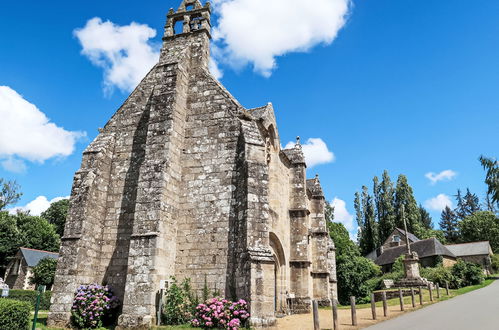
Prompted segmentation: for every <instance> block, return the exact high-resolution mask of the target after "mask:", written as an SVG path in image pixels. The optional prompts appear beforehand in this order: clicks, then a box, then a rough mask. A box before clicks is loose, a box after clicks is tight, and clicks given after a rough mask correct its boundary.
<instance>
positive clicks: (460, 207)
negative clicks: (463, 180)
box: [454, 189, 481, 220]
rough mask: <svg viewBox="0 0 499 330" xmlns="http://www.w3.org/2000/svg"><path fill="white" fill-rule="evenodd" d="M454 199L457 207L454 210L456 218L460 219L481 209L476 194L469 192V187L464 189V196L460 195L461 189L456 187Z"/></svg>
mask: <svg viewBox="0 0 499 330" xmlns="http://www.w3.org/2000/svg"><path fill="white" fill-rule="evenodd" d="M456 201H457V207H456V209H455V210H454V212H455V214H456V216H457V218H458V220H462V219H464V218H466V217H467V216H469V215H472V214H473V213H475V212H478V211H480V210H481V207H480V199H479V198H478V196H477V195H475V194H473V193H471V192H470V190H469V189H466V194H465V195H464V196H462V195H461V190H459V189H458V190H457V195H456Z"/></svg>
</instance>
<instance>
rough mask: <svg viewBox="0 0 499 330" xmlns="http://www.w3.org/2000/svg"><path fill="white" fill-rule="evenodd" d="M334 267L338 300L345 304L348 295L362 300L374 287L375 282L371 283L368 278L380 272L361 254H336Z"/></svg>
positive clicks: (348, 297) (370, 278)
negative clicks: (336, 276)
mask: <svg viewBox="0 0 499 330" xmlns="http://www.w3.org/2000/svg"><path fill="white" fill-rule="evenodd" d="M336 269H337V274H338V300H339V302H340V303H341V304H347V303H348V301H349V299H350V296H355V297H357V299H358V301H359V302H362V299H363V298H367V297H368V296H369V295H370V293H371V292H372V290H374V289H375V287H376V284H377V282H372V283H371V281H370V280H372V279H373V278H375V277H376V276H379V275H380V274H381V269H380V267H379V266H377V265H375V264H374V263H373V262H372V261H371V260H369V259H366V258H364V257H361V256H348V255H340V256H338V258H337V260H336ZM371 284H372V285H371Z"/></svg>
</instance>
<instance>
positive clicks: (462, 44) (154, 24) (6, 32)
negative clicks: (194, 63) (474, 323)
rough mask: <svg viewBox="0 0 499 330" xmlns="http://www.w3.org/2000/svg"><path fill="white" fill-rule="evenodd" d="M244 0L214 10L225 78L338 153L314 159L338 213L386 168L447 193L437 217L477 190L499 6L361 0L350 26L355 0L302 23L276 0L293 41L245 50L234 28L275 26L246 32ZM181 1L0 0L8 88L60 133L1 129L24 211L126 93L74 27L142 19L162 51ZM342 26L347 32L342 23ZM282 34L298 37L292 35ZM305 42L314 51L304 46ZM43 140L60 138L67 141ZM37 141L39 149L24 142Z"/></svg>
mask: <svg viewBox="0 0 499 330" xmlns="http://www.w3.org/2000/svg"><path fill="white" fill-rule="evenodd" d="M245 1H247V0H219V1H218V3H216V5H217V4H218V6H215V9H214V11H215V15H214V21H213V23H214V26H216V27H217V28H218V29H219V34H218V37H219V38H222V39H219V41H218V42H217V44H216V46H217V51H219V52H222V53H223V54H224V55H227V54H229V55H228V56H224V55H222V56H219V57H218V58H217V59H218V65H219V68H220V69H221V70H222V71H223V77H222V78H221V81H222V83H223V84H224V85H225V86H226V87H227V88H228V89H229V91H230V92H231V93H232V94H233V95H234V96H235V97H237V98H238V99H239V100H240V102H241V103H242V104H243V105H244V106H246V107H247V108H251V107H256V106H261V105H264V104H266V103H267V102H272V103H273V105H274V108H275V110H276V115H277V121H278V125H279V127H278V129H279V133H280V137H281V143H282V145H286V144H287V143H288V142H289V141H294V140H295V137H296V136H297V135H299V136H301V137H302V141H304V143H306V141H307V140H308V139H309V138H318V139H321V140H322V141H323V142H324V143H325V144H326V145H327V148H328V150H329V151H330V152H332V153H334V161H331V162H326V160H327V159H328V157H325V158H324V157H322V161H323V162H324V163H323V164H318V165H316V166H313V167H312V168H310V169H309V176H310V177H312V176H313V175H314V174H315V173H318V174H319V175H320V178H321V182H322V185H323V187H324V189H325V192H326V196H327V199H328V200H329V201H332V200H333V199H334V198H337V202H338V200H341V201H344V202H345V205H346V210H343V211H341V212H340V209H342V204H341V201H340V202H339V204H338V212H339V213H338V217H340V218H341V219H340V220H342V221H343V222H344V223H348V222H349V221H351V218H350V217H349V215H348V214H346V212H345V211H348V212H349V213H350V214H353V213H354V212H353V203H352V202H353V194H354V193H355V191H357V190H360V188H361V186H362V185H369V186H370V185H371V180H372V177H373V176H374V175H381V173H382V171H383V170H384V169H387V170H388V171H389V172H390V174H391V176H392V179H393V180H396V176H397V175H398V174H399V173H403V174H406V175H407V176H408V178H409V183H410V184H411V185H412V187H413V188H414V191H415V195H416V198H417V200H418V202H420V203H422V204H425V202H427V201H428V200H431V199H432V198H436V197H437V196H439V195H440V198H439V199H438V200H436V201H435V203H433V204H434V206H435V209H433V210H430V211H431V214H432V216H433V218H434V221H435V222H438V219H439V213H440V212H439V211H438V207H437V206H441V205H442V203H443V202H445V201H446V199H445V197H443V196H444V195H445V196H450V197H452V195H454V194H455V192H456V190H457V188H462V189H465V188H466V187H469V188H470V189H471V190H472V191H473V192H475V193H477V194H478V195H480V196H483V194H484V193H485V186H484V184H483V179H484V172H483V170H482V169H481V167H480V164H479V162H478V160H477V159H478V157H479V156H480V155H481V154H485V155H488V156H491V157H498V156H499V148H498V141H499V139H498V132H499V98H498V95H499V94H498V87H499V61H498V59H499V23H498V22H499V2H497V1H493V0H483V1H480V4H479V5H477V4H474V3H472V2H470V1H464V0H452V1H450V0H447V1H429V0H426V1H421V0H407V1H399V0H376V1H374V0H367V1H355V0H354V2H353V5H351V6H350V9H349V13H348V15H347V16H346V23H345V24H344V25H343V24H342V23H341V19H342V18H343V17H344V16H343V15H342V12H341V5H342V3H345V2H346V1H347V0H320V1H318V2H317V4H316V6H317V7H318V8H317V9H316V11H320V12H321V13H323V14H322V15H324V14H328V15H331V20H328V19H324V18H323V16H321V15H316V14H317V13H314V11H313V10H312V11H311V12H310V11H303V12H304V13H303V15H304V17H303V19H302V18H301V17H300V16H299V15H300V13H301V11H300V10H298V9H297V8H301V7H303V3H304V2H303V1H297V0H294V1H284V2H283V1H282V0H273V1H276V4H279V3H286V4H287V6H288V8H286V7H283V8H278V9H279V10H280V12H281V13H282V14H283V15H286V17H287V20H284V21H283V22H281V24H279V25H278V28H282V29H283V31H281V32H282V33H281V37H280V38H281V39H285V40H281V39H280V40H278V41H282V43H278V42H274V41H275V40H271V41H272V42H271V44H272V47H274V48H272V49H261V50H260V49H259V50H258V52H256V53H253V54H249V55H248V54H247V53H246V52H247V50H246V49H243V48H241V47H242V46H238V44H237V43H234V42H231V41H230V37H231V33H232V34H233V35H235V36H236V37H237V36H241V35H242V36H244V35H245V34H244V33H248V32H247V31H248V30H250V31H256V32H255V33H262V36H258V35H257V38H260V37H261V38H263V39H265V37H266V36H265V35H264V34H265V29H266V28H268V29H270V28H272V29H274V28H275V27H274V26H271V27H268V26H267V25H266V23H265V22H264V20H262V21H263V22H262V21H260V22H259V23H258V25H259V26H258V27H255V29H248V26H245V25H244V24H246V25H247V24H249V23H248V22H250V23H251V20H245V15H250V16H248V17H251V15H253V17H257V18H258V17H260V16H261V15H263V14H265V13H261V11H258V10H261V8H260V9H258V8H257V9H255V12H254V13H250V12H245V13H241V12H240V11H238V10H237V3H238V2H239V3H241V2H242V3H244V2H245ZM258 1H260V0H258ZM258 1H256V0H253V2H252V3H258ZM267 1H268V0H267ZM231 2H234V3H236V4H235V5H234V4H232V7H230V6H229V7H225V10H226V11H224V10H223V9H222V8H224V7H223V6H224V4H227V3H228V4H229V5H230V3H231ZM300 2H301V4H300ZM306 3H308V2H306ZM178 4H179V1H178V0H174V1H171V0H170V1H167V0H163V1H145V2H137V1H125V2H124V1H114V0H107V1H49V2H39V1H29V2H15V1H3V2H2V3H0V31H2V33H1V34H0V86H8V87H9V91H15V92H16V93H17V94H19V95H20V96H22V98H24V100H26V101H27V102H29V103H31V104H33V105H34V106H36V108H38V109H39V111H41V112H43V113H44V114H45V116H46V117H48V118H49V119H50V122H52V123H54V124H55V125H57V126H58V127H60V128H64V132H66V133H64V134H66V135H64V137H65V139H66V140H65V144H63V145H61V148H62V149H60V150H59V149H58V150H59V151H53V150H45V149H44V148H37V147H36V143H32V142H33V141H31V142H30V141H29V140H30V139H37V138H38V137H37V135H36V134H31V131H30V130H29V129H26V127H21V129H12V134H10V135H9V136H8V138H6V137H5V134H4V135H2V134H1V132H0V137H1V139H3V141H0V161H2V164H4V166H3V167H0V177H3V178H6V179H15V180H17V181H18V182H19V183H20V184H21V186H22V191H23V192H24V195H23V198H22V200H21V201H20V202H19V203H18V206H24V205H26V204H28V203H30V202H31V201H33V200H35V199H36V198H37V197H39V196H45V197H46V198H47V200H49V201H50V200H51V199H53V198H56V197H61V196H68V195H69V194H70V191H71V184H72V178H73V174H74V172H75V171H76V170H77V169H78V168H79V165H80V161H81V153H82V151H83V149H84V148H85V147H86V146H87V145H88V143H89V142H90V141H91V140H92V139H93V138H94V137H95V136H96V135H97V129H98V128H99V127H102V126H104V124H105V123H106V121H107V120H108V119H109V118H110V117H111V115H112V114H113V113H114V112H115V111H116V110H117V108H118V107H119V106H120V105H121V103H122V102H123V101H124V100H125V98H126V97H127V95H128V93H129V92H128V91H127V90H126V88H125V89H124V90H123V89H120V88H119V87H118V86H116V85H114V86H113V85H112V84H111V88H109V86H108V88H107V89H106V90H105V79H104V76H103V75H104V71H103V68H102V67H99V66H97V65H95V62H94V63H92V61H91V60H90V58H89V56H88V54H87V56H86V55H84V54H82V41H81V39H80V38H79V37H77V36H76V35H75V33H74V31H75V29H82V28H84V27H85V26H86V24H87V22H88V20H90V19H92V18H94V17H99V18H100V19H101V20H102V22H106V21H110V22H112V23H113V24H114V27H120V26H128V25H130V24H131V23H132V22H136V23H139V24H143V25H144V26H143V28H144V31H146V30H147V31H149V32H151V31H153V30H155V31H156V32H157V34H156V36H155V37H154V38H151V39H146V41H145V42H144V45H147V46H149V47H150V49H152V50H155V49H157V47H158V46H159V45H160V42H161V36H162V33H163V27H164V24H165V14H166V12H167V11H168V9H169V8H170V7H175V8H176V7H177V6H178ZM295 5H296V8H289V7H290V6H291V7H293V6H295ZM329 5H331V6H329ZM300 6H301V7H300ZM321 6H325V7H324V8H326V9H327V10H326V9H324V10H321V8H320V7H321ZM328 6H329V7H328ZM254 7H255V6H254ZM229 9H233V11H230V10H229ZM250 9H251V8H250ZM230 13H232V14H233V15H229V14H230ZM269 14H273V13H269ZM237 15H240V17H237ZM297 15H298V16H297ZM335 15H336V16H335ZM229 16H230V17H229ZM271 17H272V16H271ZM297 17H300V19H296V18H297ZM316 17H318V18H317V20H318V21H320V22H321V23H318V22H317V20H316V21H314V18H316ZM231 18H234V19H233V20H231ZM293 19H294V21H293ZM257 21H258V20H257ZM296 21H300V22H301V23H300V24H302V25H303V24H305V25H306V24H309V25H310V26H312V27H314V28H315V29H313V31H315V32H314V33H315V34H316V35H315V36H316V37H317V38H315V39H314V35H312V36H311V37H310V40H308V41H305V44H301V45H300V44H293V42H299V41H296V40H295V39H299V38H298V33H297V32H299V31H301V30H300V29H302V28H303V29H305V28H307V26H295V24H298V23H295V22H296ZM234 22H235V23H234ZM238 22H242V23H241V24H243V23H244V24H243V26H238V24H239V23H238ZM324 22H325V23H324ZM334 23H338V25H339V26H342V28H341V29H339V31H337V29H335V27H334ZM321 24H322V25H321ZM145 25H147V27H145ZM148 29H149V30H148ZM245 31H246V32H245ZM262 31H263V32H262ZM286 31H290V33H295V35H294V36H292V37H291V38H289V36H286V35H285V32H286ZM282 35H284V37H282ZM220 36H221V37H220ZM223 38H225V39H223ZM276 38H278V37H276ZM263 39H262V40H263ZM265 40H266V39H265ZM331 41H332V42H331ZM262 44H265V42H262ZM276 45H277V46H276ZM139 46H140V45H139ZM137 47H138V46H137ZM269 47H270V46H269ZM276 47H277V48H276ZM279 47H280V48H279ZM293 47H294V48H293ZM304 48H308V49H307V51H296V49H304ZM265 54H267V55H268V54H270V55H271V56H270V59H274V60H275V67H272V65H270V66H269V64H268V63H269V62H268V56H267V57H265V56H263V55H265ZM274 55H275V56H274ZM125 69H126V67H125ZM108 85H109V83H108ZM110 89H111V90H110ZM4 91H6V90H5V89H4ZM9 95H11V96H12V95H14V94H12V93H10V94H9ZM4 96H5V95H4ZM4 100H5V97H4ZM1 107H2V105H1V104H0V109H1ZM4 111H7V110H5V106H4ZM0 115H2V112H0ZM2 116H3V118H2V117H0V127H3V128H4V129H5V128H11V127H14V126H15V125H14V124H13V123H11V122H9V120H11V117H9V116H5V112H4V113H3V115H2ZM2 121H3V126H2V124H1V123H2ZM59 133H61V132H58V134H59ZM61 134H62V133H61ZM85 134H86V135H85ZM57 136H59V137H60V135H57ZM42 138H43V135H42V137H40V138H39V139H40V141H42ZM11 139H12V141H11ZM24 140H26V141H24ZM17 141H22V142H23V143H22V144H21V145H20V147H19V148H21V149H22V148H24V149H22V150H21V151H19V150H17V149H15V148H10V146H16V145H17ZM48 141H49V143H48V144H50V145H52V144H53V145H56V144H57V143H58V141H59V140H57V141H56V140H48ZM30 146H31V148H35V149H38V150H26V148H30ZM33 146H35V147H33ZM2 148H3V149H2ZM54 148H55V147H54ZM315 151H317V150H315ZM319 151H320V149H319ZM42 152H44V155H41V153H42ZM51 152H52V153H51ZM316 156H317V155H316ZM319 156H321V155H319ZM322 156H323V155H322ZM319 158H321V157H319ZM329 158H330V157H329ZM6 167H7V168H8V169H10V170H6ZM444 170H451V171H452V172H445V173H444V174H443V177H445V176H446V175H445V174H451V175H448V176H447V177H448V178H449V177H452V178H451V179H449V180H442V181H438V182H435V183H433V184H432V182H431V180H429V179H428V178H427V177H425V175H426V174H427V173H429V172H434V173H435V174H438V173H441V172H442V171H444ZM452 173H454V175H452ZM437 202H438V203H437ZM42 204H43V203H42ZM427 205H428V206H429V205H431V204H427Z"/></svg>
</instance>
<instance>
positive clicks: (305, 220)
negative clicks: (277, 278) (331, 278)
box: [289, 142, 313, 313]
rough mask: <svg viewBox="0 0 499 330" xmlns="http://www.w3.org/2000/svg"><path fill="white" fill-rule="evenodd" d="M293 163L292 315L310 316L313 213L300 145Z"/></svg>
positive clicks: (291, 222)
mask: <svg viewBox="0 0 499 330" xmlns="http://www.w3.org/2000/svg"><path fill="white" fill-rule="evenodd" d="M289 155H290V156H291V157H290V158H291V161H292V166H293V167H292V176H291V182H290V184H291V196H290V200H291V209H290V210H289V217H290V227H291V228H290V229H291V254H290V255H291V256H290V262H289V264H290V273H291V292H290V293H291V294H292V295H294V298H291V300H292V306H293V309H294V310H293V311H292V312H293V313H308V312H310V303H311V302H310V299H311V296H312V288H313V284H312V281H311V276H310V271H311V264H312V258H311V257H312V256H311V254H312V253H311V249H310V219H309V214H310V211H309V209H308V197H307V190H306V189H307V188H306V177H305V169H306V165H305V157H304V156H303V152H302V150H301V146H300V144H299V142H298V143H297V144H296V146H295V148H294V149H293V150H291V151H290V152H289Z"/></svg>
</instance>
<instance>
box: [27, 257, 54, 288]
mask: <svg viewBox="0 0 499 330" xmlns="http://www.w3.org/2000/svg"><path fill="white" fill-rule="evenodd" d="M56 268H57V259H54V258H48V257H47V258H43V259H42V260H40V261H39V262H38V265H36V266H35V267H33V275H32V277H31V278H30V282H31V284H35V285H36V286H38V285H45V286H46V287H47V289H50V288H51V287H52V284H54V277H55V270H56Z"/></svg>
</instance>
